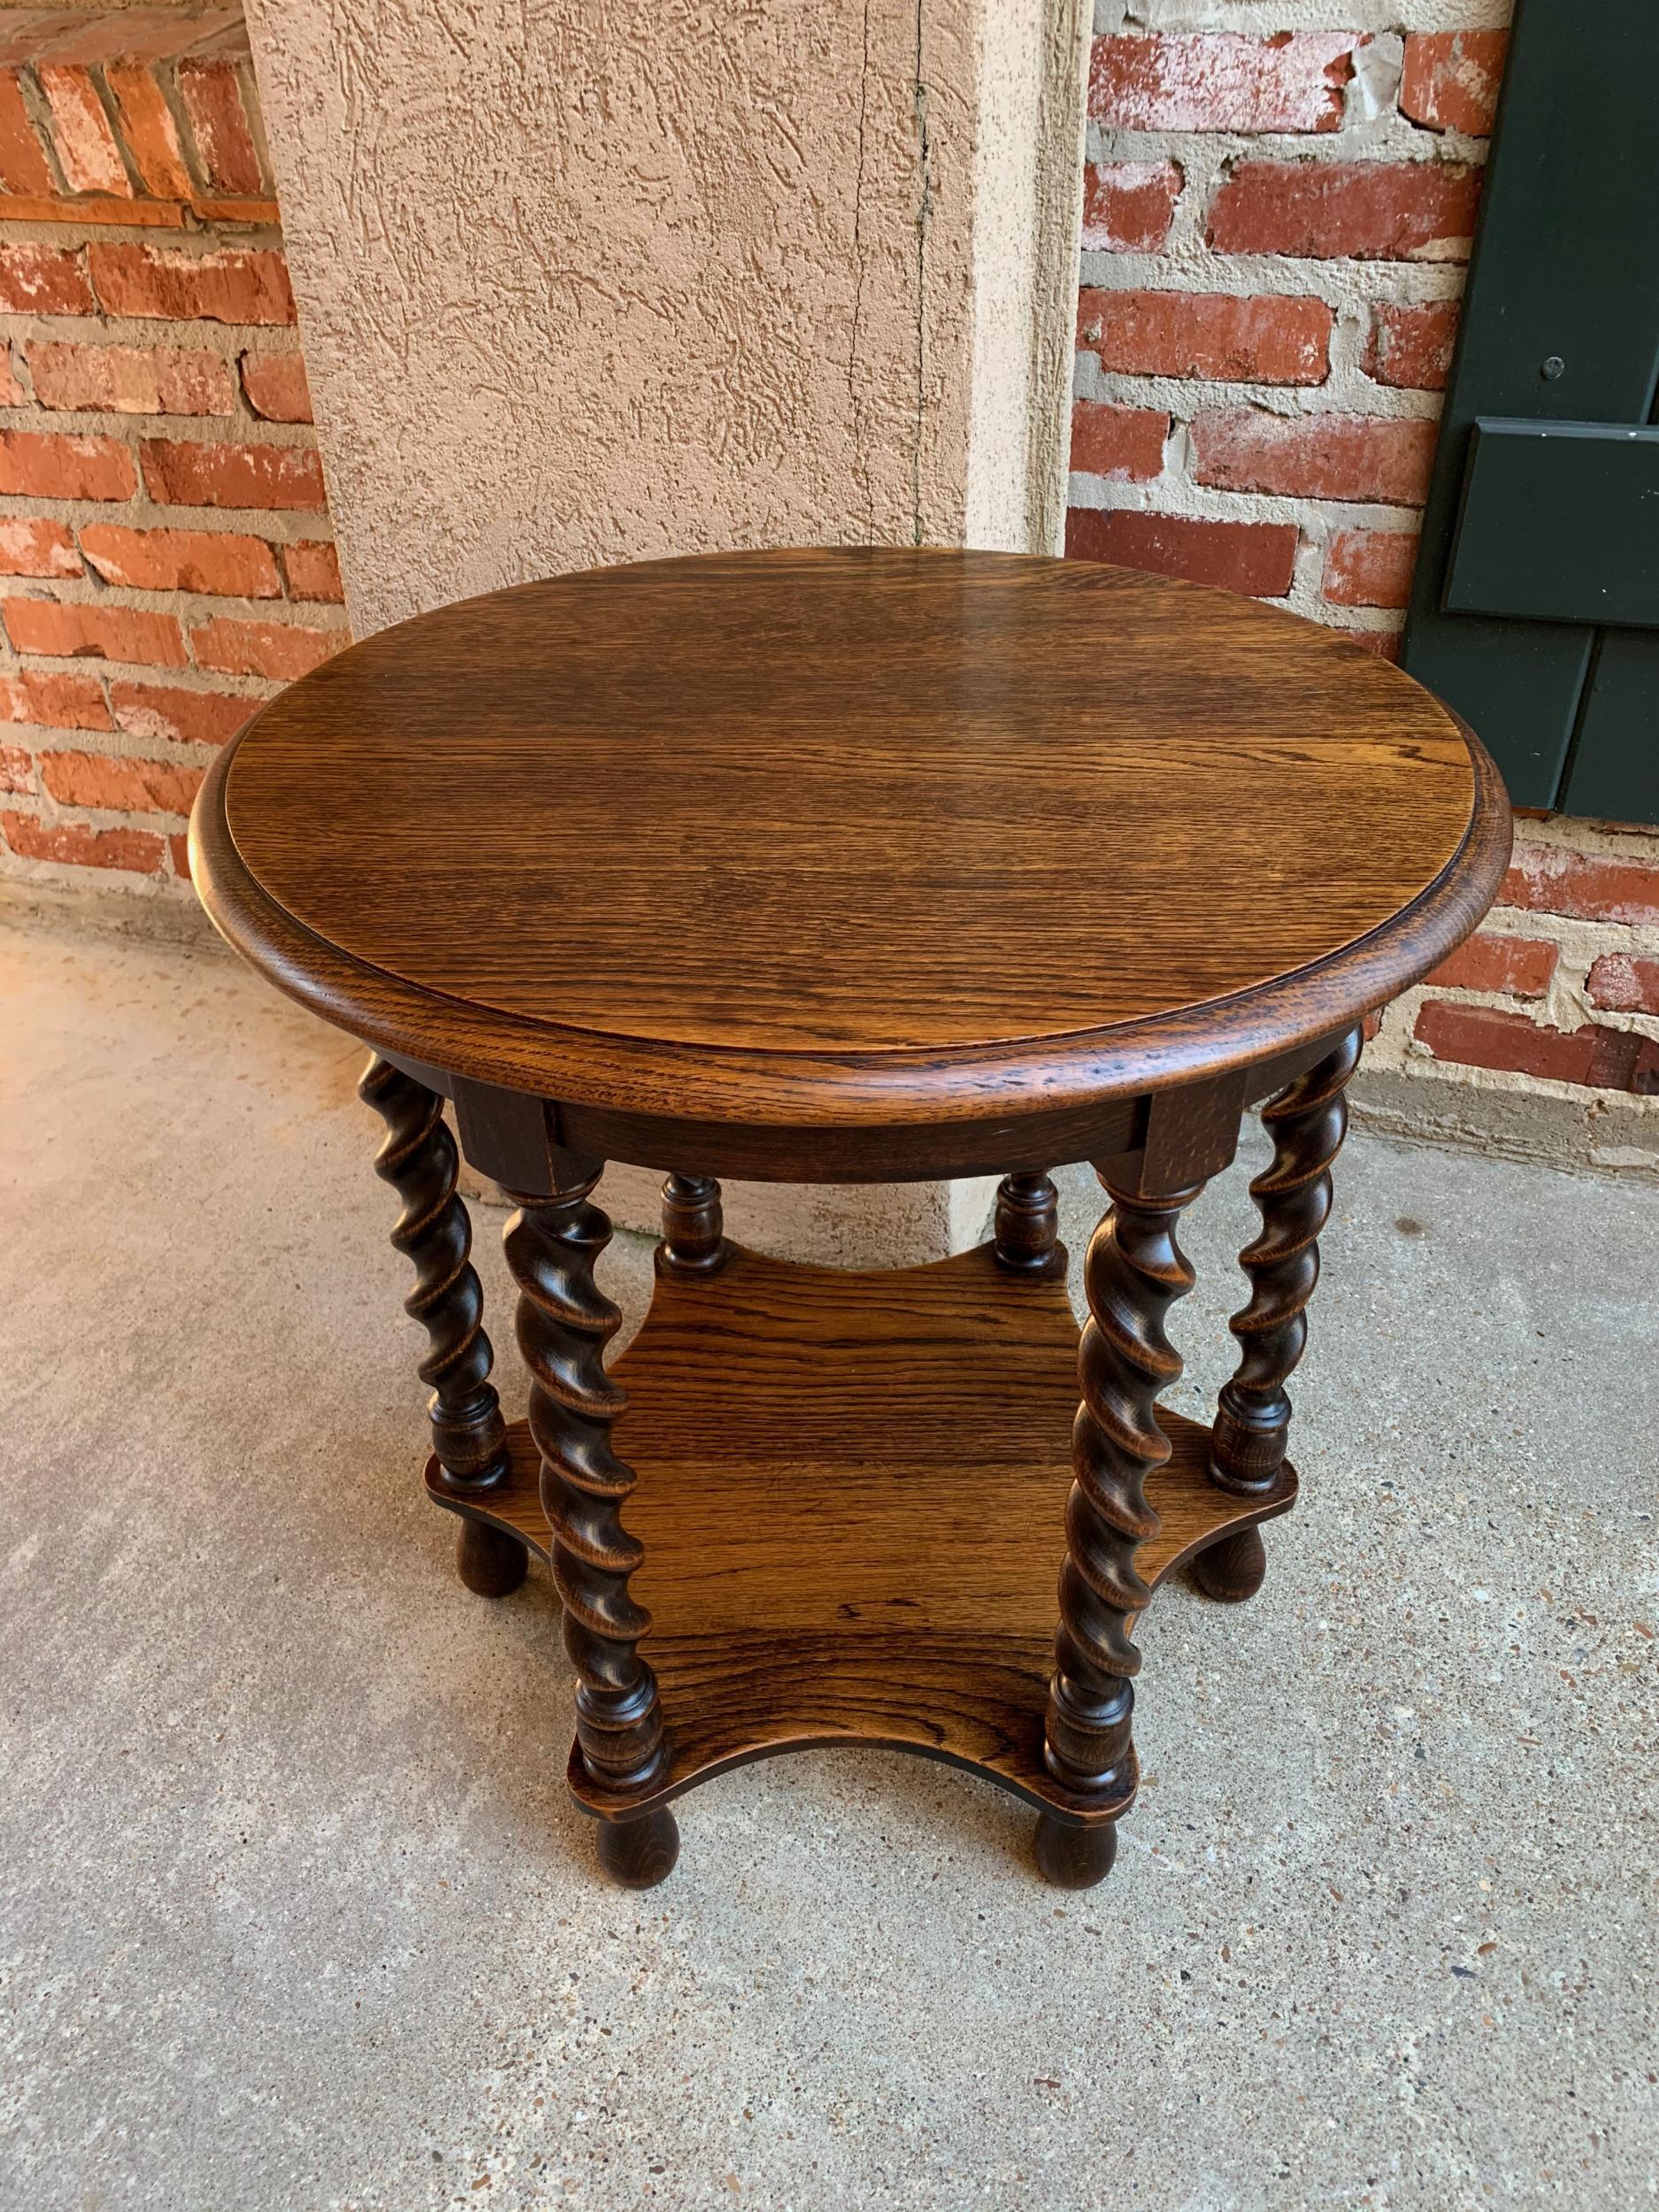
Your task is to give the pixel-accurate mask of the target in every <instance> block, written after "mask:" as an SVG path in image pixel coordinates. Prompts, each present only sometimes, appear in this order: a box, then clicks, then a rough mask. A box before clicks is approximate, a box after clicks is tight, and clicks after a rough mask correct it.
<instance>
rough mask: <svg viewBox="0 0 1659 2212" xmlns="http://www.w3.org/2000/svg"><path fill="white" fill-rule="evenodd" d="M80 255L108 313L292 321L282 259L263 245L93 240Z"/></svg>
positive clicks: (230, 320)
mask: <svg viewBox="0 0 1659 2212" xmlns="http://www.w3.org/2000/svg"><path fill="white" fill-rule="evenodd" d="M87 258H88V263H89V264H90V265H91V271H92V281H93V283H94V285H95V286H96V289H97V295H98V297H99V299H100V300H102V301H103V303H104V306H105V307H106V308H107V309H108V310H109V311H110V313H111V314H112V315H150V316H155V317H157V318H158V319H161V320H163V321H165V322H188V321H190V320H192V319H196V320H202V321H210V322H220V323H292V322H293V320H294V294H293V290H292V288H290V286H289V284H288V263H287V261H286V260H285V259H284V258H283V257H282V255H281V254H280V253H279V252H277V251H275V250H273V248H271V247H266V246H226V247H222V248H221V249H220V250H219V251H218V252H217V253H204V254H194V253H186V252H184V251H183V250H180V249H178V248H169V247H165V246H132V245H127V244H126V243H125V242H118V243H111V242H107V241H104V240H95V241H94V242H93V243H92V244H90V245H89V246H88V248H87Z"/></svg>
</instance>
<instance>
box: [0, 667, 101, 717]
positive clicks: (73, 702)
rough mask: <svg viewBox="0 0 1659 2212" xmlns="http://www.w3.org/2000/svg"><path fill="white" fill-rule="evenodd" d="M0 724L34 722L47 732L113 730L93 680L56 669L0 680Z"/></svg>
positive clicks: (22, 670) (24, 670) (21, 672)
mask: <svg viewBox="0 0 1659 2212" xmlns="http://www.w3.org/2000/svg"><path fill="white" fill-rule="evenodd" d="M0 720H4V721H7V722H35V723H39V724H40V725H41V726H42V727H44V728H46V729H50V730H108V729H113V728H114V724H113V723H112V722H111V719H110V710H109V706H108V704H107V703H106V702H105V700H104V686H103V685H102V684H101V683H100V682H99V681H98V680H97V678H96V676H72V675H69V674H68V673H67V672H65V671H64V670H61V669H55V668H19V670H18V672H17V673H16V674H15V675H12V676H0Z"/></svg>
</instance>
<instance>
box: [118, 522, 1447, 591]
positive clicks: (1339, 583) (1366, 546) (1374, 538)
mask: <svg viewBox="0 0 1659 2212" xmlns="http://www.w3.org/2000/svg"><path fill="white" fill-rule="evenodd" d="M81 536H82V539H83V540H84V538H85V536H86V533H85V532H84V531H83V532H82V533H81ZM1416 565H1417V533H1416V532H1415V531H1413V530H1339V531H1338V532H1337V534H1336V535H1335V536H1334V537H1333V539H1332V541H1331V543H1330V545H1329V547H1328V548H1327V549H1326V552H1325V582H1324V585H1323V587H1322V588H1323V590H1324V593H1325V597H1326V598H1327V599H1328V600H1329V601H1330V602H1331V603H1332V605H1333V606H1337V607H1403V606H1404V605H1405V604H1406V603H1407V602H1408V601H1409V598H1410V596H1411V572H1412V570H1413V569H1414V568H1415V567H1416Z"/></svg>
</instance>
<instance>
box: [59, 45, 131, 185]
mask: <svg viewBox="0 0 1659 2212" xmlns="http://www.w3.org/2000/svg"><path fill="white" fill-rule="evenodd" d="M35 78H36V80H37V81H38V82H39V84H40V88H41V90H42V92H43V93H44V94H45V95H46V100H47V104H48V106H49V107H50V110H51V117H52V143H53V145H54V147H55V148H56V150H57V154H58V166H59V167H60V168H61V169H62V171H63V173H64V179H65V182H66V183H67V185H68V187H69V188H70V190H71V191H72V192H104V193H108V194H111V195H113V196H116V197H118V198H120V199H127V200H130V199H131V198H132V196H133V185H132V180H131V178H129V177H128V175H127V164H126V163H125V162H124V161H123V160H122V159H121V150H120V148H119V146H118V145H117V144H116V142H115V133H114V132H113V131H112V130H111V128H110V119H109V117H108V116H107V115H105V113H104V103H103V101H102V100H100V99H99V97H98V88H97V87H96V84H94V82H93V81H92V78H91V75H90V73H88V71H87V70H85V69H80V68H65V67H62V66H59V65H48V64H44V63H42V65H40V66H39V67H37V68H36V70H35Z"/></svg>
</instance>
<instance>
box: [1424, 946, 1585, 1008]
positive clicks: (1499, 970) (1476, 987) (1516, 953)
mask: <svg viewBox="0 0 1659 2212" xmlns="http://www.w3.org/2000/svg"><path fill="white" fill-rule="evenodd" d="M1560 958H1561V949H1560V948H1559V946H1556V945H1552V944H1550V943H1549V942H1548V940H1547V939H1545V938H1542V937H1507V936H1503V935H1502V934H1500V933H1497V932H1495V931H1494V933H1492V934H1491V935H1487V934H1486V933H1485V932H1484V931H1483V932H1482V933H1481V934H1480V935H1479V936H1477V937H1471V938H1470V939H1468V940H1467V941H1466V942H1465V943H1463V944H1462V945H1460V946H1459V947H1458V949H1457V950H1456V951H1455V953H1453V954H1452V956H1451V957H1450V958H1449V959H1448V960H1442V961H1441V963H1440V966H1439V967H1438V968H1436V969H1435V971H1434V972H1433V974H1432V976H1430V978H1429V981H1430V982H1431V983H1438V984H1440V985H1441V986H1442V987H1443V988H1445V989H1446V990H1448V991H1501V992H1502V993H1503V994H1505V995H1507V996H1508V997H1509V998H1542V997H1543V995H1544V994H1545V992H1546V991H1547V990H1548V988H1549V985H1550V979H1551V978H1552V977H1553V976H1554V974H1555V965H1556V963H1557V962H1558V961H1559V959H1560Z"/></svg>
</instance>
